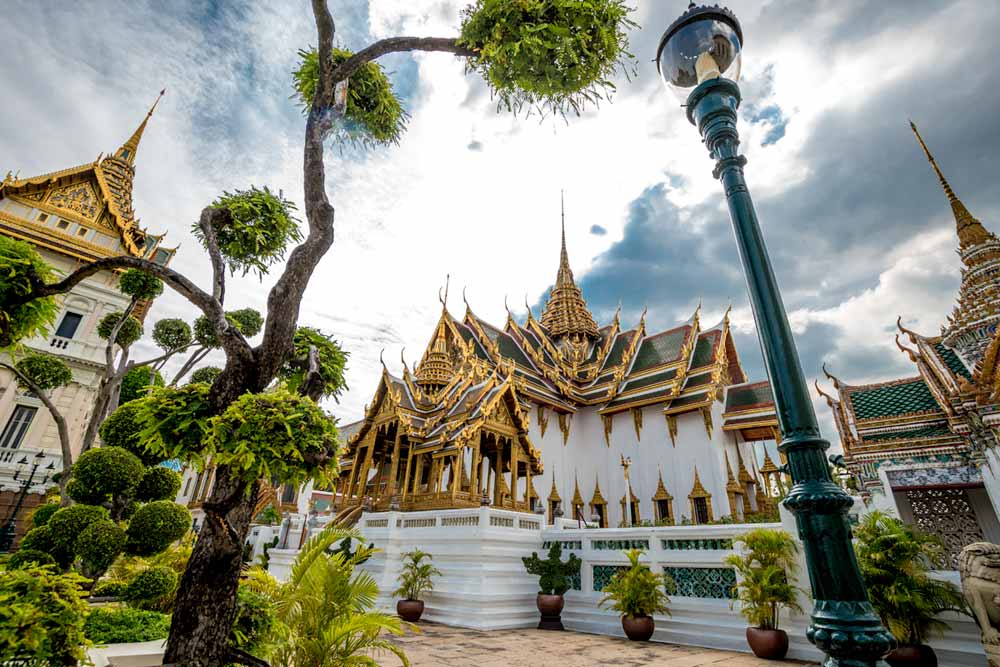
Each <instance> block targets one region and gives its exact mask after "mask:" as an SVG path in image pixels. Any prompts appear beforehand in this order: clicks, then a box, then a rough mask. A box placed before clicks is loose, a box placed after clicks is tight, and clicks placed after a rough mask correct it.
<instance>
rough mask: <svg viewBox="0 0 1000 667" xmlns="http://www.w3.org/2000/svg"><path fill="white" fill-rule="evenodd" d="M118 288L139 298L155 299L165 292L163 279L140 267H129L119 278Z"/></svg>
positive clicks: (123, 292)
mask: <svg viewBox="0 0 1000 667" xmlns="http://www.w3.org/2000/svg"><path fill="white" fill-rule="evenodd" d="M118 289H119V290H121V292H122V294H128V295H129V296H131V297H135V298H137V299H155V298H156V297H158V296H160V295H161V294H163V281H162V280H160V279H159V278H157V277H156V276H151V275H149V274H148V273H146V272H145V271H141V270H139V269H129V270H128V271H126V272H125V273H123V274H122V277H121V278H119V279H118Z"/></svg>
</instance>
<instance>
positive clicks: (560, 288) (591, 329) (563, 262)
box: [541, 191, 600, 338]
mask: <svg viewBox="0 0 1000 667" xmlns="http://www.w3.org/2000/svg"><path fill="white" fill-rule="evenodd" d="M559 196H560V204H561V209H562V245H561V247H560V249H559V271H558V272H557V273H556V284H555V285H554V286H553V288H552V290H551V291H550V292H549V300H548V302H547V303H546V304H545V310H543V311H542V317H541V323H542V326H543V327H545V328H546V329H547V330H548V332H549V334H550V335H552V336H554V337H556V336H562V335H566V334H583V335H585V336H587V337H588V338H599V337H600V333H598V331H597V322H595V321H594V316H593V315H591V313H590V310H589V309H588V308H587V303H586V302H585V301H584V300H583V293H582V292H580V288H579V287H577V285H576V281H575V280H574V278H573V270H572V269H571V268H570V266H569V252H568V251H567V250H566V206H565V199H564V197H563V194H562V192H561V191H560V195H559Z"/></svg>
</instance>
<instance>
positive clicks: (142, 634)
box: [83, 607, 170, 644]
mask: <svg viewBox="0 0 1000 667" xmlns="http://www.w3.org/2000/svg"><path fill="white" fill-rule="evenodd" d="M83 631H84V634H86V636H87V639H89V640H90V641H92V642H94V643H95V644H125V643H130V642H150V641H154V640H156V639H164V638H166V636H167V635H168V634H170V616H169V615H168V614H161V613H160V612H157V611H143V610H141V609H129V608H127V607H125V608H115V607H98V608H96V609H92V610H91V612H90V613H89V614H87V620H86V621H85V622H84V624H83Z"/></svg>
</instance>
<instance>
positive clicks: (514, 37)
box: [351, 0, 637, 114]
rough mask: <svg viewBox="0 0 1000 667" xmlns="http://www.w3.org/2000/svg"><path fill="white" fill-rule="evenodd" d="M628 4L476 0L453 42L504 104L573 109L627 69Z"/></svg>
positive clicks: (595, 99) (517, 107)
mask: <svg viewBox="0 0 1000 667" xmlns="http://www.w3.org/2000/svg"><path fill="white" fill-rule="evenodd" d="M631 11H632V10H631V9H630V8H629V7H628V6H627V5H626V4H625V2H624V0H545V1H544V2H541V1H538V0H533V1H527V2H511V1H510V0H476V2H475V3H474V4H473V5H471V6H469V7H468V8H466V9H465V10H463V12H462V31H461V32H462V34H461V37H460V38H459V44H460V45H462V46H464V47H466V48H469V49H471V50H473V51H474V55H472V56H470V57H469V59H468V63H467V67H468V69H470V70H475V71H477V72H479V74H481V75H482V77H483V78H484V79H485V80H486V82H487V83H488V84H489V86H490V88H491V89H492V90H493V92H494V94H495V95H496V96H497V97H498V98H499V100H500V104H501V105H502V106H504V107H505V108H507V109H508V110H512V111H515V112H516V111H519V110H520V109H522V108H523V107H525V106H527V107H528V108H536V107H537V108H540V109H541V110H542V111H546V110H549V111H553V112H555V113H558V114H565V113H566V112H567V111H572V112H574V113H577V114H579V113H580V111H581V110H582V109H583V108H584V107H585V106H586V105H587V104H591V103H596V102H598V101H599V100H600V99H601V98H603V97H606V95H607V94H608V93H610V92H611V91H613V90H614V88H615V87H614V84H612V83H611V79H612V78H613V77H614V74H615V72H616V70H618V69H619V68H622V69H624V70H625V71H626V72H627V71H628V70H629V69H630V67H629V64H630V62H631V60H632V56H631V54H629V53H628V31H629V30H630V29H632V28H634V27H637V26H636V23H634V22H633V21H632V20H630V19H629V14H630V12H631ZM353 81H354V79H353V77H352V79H351V82H352V83H353Z"/></svg>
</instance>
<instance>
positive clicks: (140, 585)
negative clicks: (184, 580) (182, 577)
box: [122, 566, 177, 602]
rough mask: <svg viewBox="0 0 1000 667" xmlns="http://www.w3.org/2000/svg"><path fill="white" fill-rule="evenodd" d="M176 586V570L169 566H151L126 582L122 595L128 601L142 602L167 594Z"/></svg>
mask: <svg viewBox="0 0 1000 667" xmlns="http://www.w3.org/2000/svg"><path fill="white" fill-rule="evenodd" d="M176 587H177V573H176V572H174V571H173V570H171V569H170V568H169V567H162V566H161V567H151V568H149V569H148V570H143V571H142V572H140V573H139V574H137V575H135V578H134V579H132V581H130V582H128V586H127V587H126V588H125V595H123V596H122V597H123V598H124V599H126V600H128V601H129V602H142V601H144V600H152V599H154V598H158V597H163V596H164V595H169V594H170V593H172V592H173V591H174V589H175V588H176Z"/></svg>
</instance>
